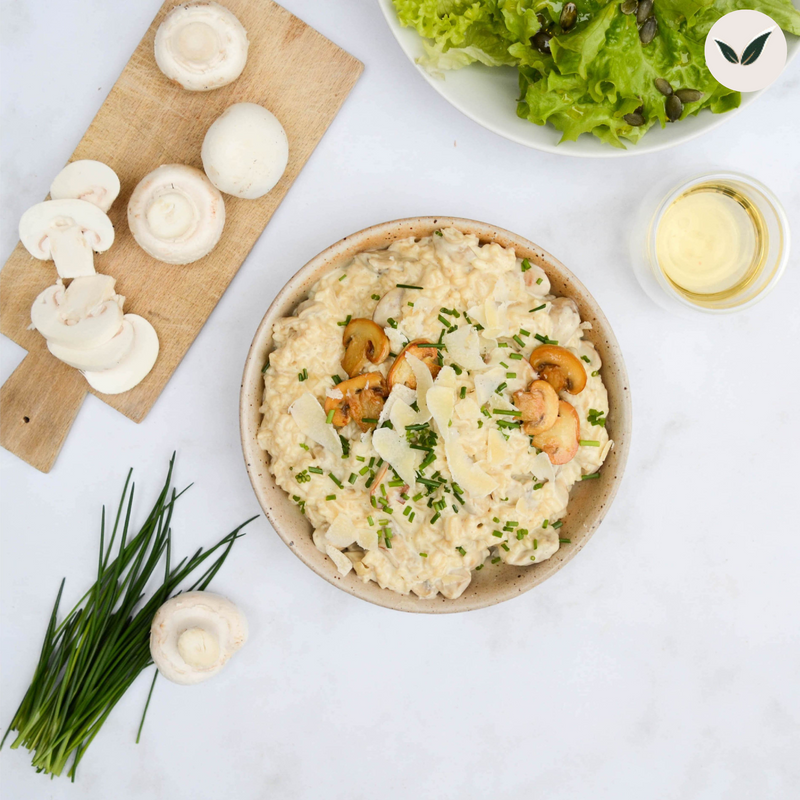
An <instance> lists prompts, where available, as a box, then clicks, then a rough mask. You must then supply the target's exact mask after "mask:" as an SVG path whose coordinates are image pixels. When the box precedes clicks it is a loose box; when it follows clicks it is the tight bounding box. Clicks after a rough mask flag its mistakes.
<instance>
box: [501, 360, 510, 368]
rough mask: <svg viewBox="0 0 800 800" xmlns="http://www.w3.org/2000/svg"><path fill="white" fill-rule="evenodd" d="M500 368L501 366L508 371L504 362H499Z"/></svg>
mask: <svg viewBox="0 0 800 800" xmlns="http://www.w3.org/2000/svg"><path fill="white" fill-rule="evenodd" d="M500 366H501V367H504V368H505V369H508V364H506V362H505V361H501V362H500Z"/></svg>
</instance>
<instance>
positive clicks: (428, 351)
mask: <svg viewBox="0 0 800 800" xmlns="http://www.w3.org/2000/svg"><path fill="white" fill-rule="evenodd" d="M426 344H430V342H429V341H428V340H427V339H414V341H413V342H409V343H408V344H407V345H406V346H405V347H404V348H403V349H402V350H401V351H400V353H398V355H397V358H396V359H395V360H394V364H392V368H391V369H390V370H389V374H388V376H387V380H388V381H389V388H390V389H392V388H393V387H394V386H395V385H396V384H398V383H402V384H404V385H406V386H408V387H410V388H411V389H416V388H417V377H416V375H414V370H413V369H412V368H411V364H409V363H408V361H406V356H407V355H412V356H416V357H417V358H418V359H419V360H420V361H421V362H422V363H423V364H424V365H425V366H426V367H427V368H428V369H429V370H430V373H431V377H433V378H435V377H436V376H437V375H438V374H439V370H440V369H441V366H440V365H439V350H438V348H436V347H421V346H420V345H426Z"/></svg>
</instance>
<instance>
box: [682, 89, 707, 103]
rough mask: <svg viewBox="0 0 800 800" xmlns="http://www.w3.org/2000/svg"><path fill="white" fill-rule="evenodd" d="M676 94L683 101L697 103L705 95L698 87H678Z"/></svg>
mask: <svg viewBox="0 0 800 800" xmlns="http://www.w3.org/2000/svg"><path fill="white" fill-rule="evenodd" d="M675 94H676V95H677V96H678V99H679V100H680V101H681V103H696V102H697V101H698V100H700V99H701V98H702V97H703V93H702V92H700V91H698V90H697V89H678V91H677V92H675Z"/></svg>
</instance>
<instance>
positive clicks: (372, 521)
mask: <svg viewBox="0 0 800 800" xmlns="http://www.w3.org/2000/svg"><path fill="white" fill-rule="evenodd" d="M367 522H369V524H370V525H374V524H375V520H374V519H372V517H367Z"/></svg>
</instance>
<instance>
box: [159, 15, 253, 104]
mask: <svg viewBox="0 0 800 800" xmlns="http://www.w3.org/2000/svg"><path fill="white" fill-rule="evenodd" d="M248 44H249V43H248V41H247V31H246V30H245V29H244V27H243V26H242V23H241V22H239V20H238V19H237V18H236V16H235V15H234V14H233V13H232V12H231V11H229V10H228V9H227V8H225V7H224V6H221V5H219V4H218V3H212V2H203V3H185V4H183V5H180V6H175V8H173V9H172V11H170V12H169V14H167V16H166V17H165V18H164V21H163V22H162V23H161V25H160V26H159V28H158V31H156V40H155V56H156V63H157V64H158V68H159V69H160V70H161V71H162V72H163V73H164V75H166V76H167V77H168V78H169V79H170V80H172V81H175V82H176V83H178V84H180V85H181V86H182V87H183V88H184V89H188V90H189V91H191V92H207V91H209V90H211V89H218V88H219V87H220V86H227V85H228V84H229V83H231V82H232V81H235V80H236V79H237V78H238V77H239V76H240V75H241V74H242V70H243V69H244V65H245V63H246V62H247V48H248Z"/></svg>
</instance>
